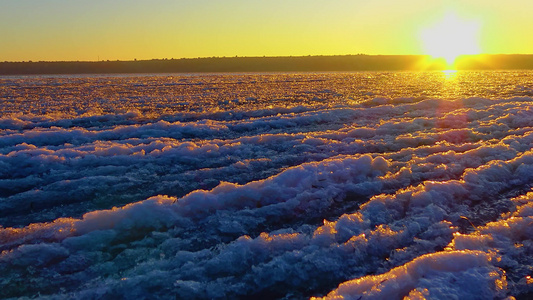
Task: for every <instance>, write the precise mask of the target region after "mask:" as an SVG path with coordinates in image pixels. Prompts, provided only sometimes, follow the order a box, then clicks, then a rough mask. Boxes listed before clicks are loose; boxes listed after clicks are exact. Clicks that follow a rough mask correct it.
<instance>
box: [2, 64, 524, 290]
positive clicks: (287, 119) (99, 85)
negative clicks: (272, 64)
mask: <svg viewBox="0 0 533 300" xmlns="http://www.w3.org/2000/svg"><path fill="white" fill-rule="evenodd" d="M532 147H533V72H531V71H500V72H497V71H491V72H467V71H460V72H357V73H302V74H299V73H294V74H186V75H177V74H172V75H157V74H156V75H115V76H112V75H105V76H104V75H100V76H96V75H94V76H81V75H80V76H28V77H0V251H1V253H0V274H2V275H1V277H0V298H21V297H28V298H33V297H38V298H43V299H69V298H72V299H113V298H116V299H123V298H124V299H154V298H155V299H250V298H251V299H309V298H310V297H318V298H320V297H325V298H328V299H505V298H508V297H516V298H517V299H529V298H530V297H533V278H532V277H531V276H532V275H533V189H532V188H533V150H532ZM404 297H405V298H404ZM508 299H512V298H508Z"/></svg>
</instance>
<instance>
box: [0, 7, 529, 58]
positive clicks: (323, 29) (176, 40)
mask: <svg viewBox="0 0 533 300" xmlns="http://www.w3.org/2000/svg"><path fill="white" fill-rule="evenodd" d="M532 11H533V1H530V0H506V1H501V0H463V1H445V0H404V1H398V0H374V1H368V0H364V1H362V0H174V1H171V0H114V1H107V0H106V1H104V0H91V1H87V0H0V44H1V47H0V61H28V60H33V61H41V60H46V61H65V60H67V61H71V60H81V61H96V60H117V59H118V60H133V59H153V58H157V59H162V58H169V59H170V58H183V57H187V58H194V57H212V56H291V55H292V56H301V55H345V54H359V53H364V54H383V55H388V54H428V53H427V52H428V51H429V50H428V47H427V45H425V43H426V44H427V43H428V41H427V39H428V38H427V37H426V38H424V36H428V35H433V36H435V34H432V33H431V32H429V34H428V32H427V28H436V27H438V24H439V22H440V21H439V20H443V19H446V15H449V14H450V13H452V14H453V15H454V16H456V18H457V19H458V20H461V22H463V23H464V24H468V23H469V22H470V24H476V26H475V28H476V31H475V36H474V37H472V38H469V37H465V38H467V39H470V40H475V43H477V45H476V47H477V48H476V49H479V52H480V53H489V54H515V53H519V54H531V53H533V39H531V38H530V37H529V34H528V33H527V32H528V31H529V30H530V29H533V18H531V12H532ZM463 23H460V24H463ZM441 27H442V26H441ZM423 32H425V33H423ZM437 36H438V35H437ZM424 39H426V40H424ZM434 40H435V38H433V40H432V42H431V43H433V47H434V48H435V47H438V46H437V44H436V43H437V42H435V41H434ZM437 40H438V38H437ZM430 48H431V47H430ZM465 50H466V49H465ZM455 51H459V52H460V51H461V49H455ZM465 54H469V53H465Z"/></svg>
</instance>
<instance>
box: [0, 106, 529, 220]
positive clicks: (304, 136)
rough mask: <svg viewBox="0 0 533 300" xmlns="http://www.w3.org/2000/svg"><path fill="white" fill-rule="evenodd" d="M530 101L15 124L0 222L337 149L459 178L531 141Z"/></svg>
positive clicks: (45, 216)
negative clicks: (244, 116)
mask: <svg viewBox="0 0 533 300" xmlns="http://www.w3.org/2000/svg"><path fill="white" fill-rule="evenodd" d="M531 100H532V99H531V98H528V97H520V98H512V99H505V100H489V99H480V98H468V99H465V100H456V101H448V100H436V99H430V100H423V99H415V98H396V99H381V98H380V101H377V100H376V99H374V100H371V101H368V102H363V103H362V104H359V105H355V106H352V107H344V108H335V109H333V108H331V109H319V110H305V109H304V110H289V111H286V113H285V114H279V115H276V116H270V115H269V116H263V117H254V118H250V119H239V120H227V121H222V120H210V119H201V120H196V121H188V122H182V121H175V122H169V121H164V120H158V121H157V120H156V121H154V122H149V121H146V120H145V121H142V120H140V118H141V117H140V116H139V113H138V112H137V114H135V115H132V116H130V117H132V118H133V119H132V120H134V121H135V120H136V122H138V123H136V124H131V125H116V126H111V125H110V124H109V126H101V127H98V126H96V125H98V124H99V123H98V119H96V121H95V123H91V122H89V123H91V124H92V125H91V126H90V127H86V128H85V127H68V126H66V127H56V126H50V127H39V126H37V127H29V128H25V126H26V125H23V126H21V127H20V128H19V129H17V130H11V129H9V130H4V131H3V132H2V135H0V146H1V147H0V166H2V168H1V171H0V178H2V181H0V196H2V197H3V198H4V199H2V201H0V202H1V203H0V206H1V208H2V210H1V211H0V224H2V225H4V226H17V225H27V224H29V223H31V222H42V221H51V220H54V219H56V218H58V217H67V216H81V215H82V214H83V213H85V212H88V211H92V210H98V209H108V208H111V207H113V206H120V205H125V204H127V203H132V202H136V201H140V200H142V199H146V198H149V197H151V196H155V195H169V196H173V197H182V196H184V195H185V194H187V193H189V192H191V191H194V190H197V189H212V188H214V187H215V186H216V185H218V184H219V182H220V181H230V182H234V183H238V184H245V183H247V182H250V181H253V180H260V179H264V178H267V177H269V176H271V175H274V174H277V173H279V172H281V171H282V170H283V169H285V168H287V167H291V166H297V165H299V164H301V163H305V162H310V161H320V160H322V159H327V158H331V157H334V156H336V155H339V154H340V155H342V154H346V155H352V154H354V153H361V154H363V153H373V154H374V155H376V154H379V155H383V157H385V158H387V159H389V158H390V159H392V160H393V161H394V164H395V165H396V166H401V165H402V163H403V164H404V165H409V164H411V165H412V164H413V163H415V164H417V165H416V166H413V167H412V168H414V171H415V172H416V171H418V170H416V169H417V168H418V169H420V171H422V169H424V171H422V173H425V172H430V171H431V170H430V169H431V168H437V170H433V171H431V172H434V173H440V176H444V177H435V176H434V175H437V174H433V175H430V174H428V175H427V176H424V175H421V176H422V177H421V178H417V177H418V175H414V176H412V179H413V180H412V181H413V182H411V183H410V184H417V183H419V182H420V181H421V180H424V179H431V178H439V179H445V178H449V179H451V178H457V177H458V176H459V175H460V174H461V172H462V171H463V169H464V168H465V167H477V166H479V165H480V164H483V163H484V162H486V161H489V160H491V159H509V158H511V157H513V156H514V155H515V154H516V152H521V151H526V150H527V149H528V147H529V144H528V141H529V140H531V139H532V137H531V136H532V134H531V132H530V130H529V129H530V128H531V127H530V125H532V124H530V123H531V119H532V118H531V117H532V113H531V110H530V108H529V103H530V102H531ZM280 111H281V110H280ZM100 125H102V124H100ZM516 139H524V141H523V142H522V141H517V140H516ZM474 149H477V151H487V155H485V154H483V153H480V154H479V155H476V157H475V158H474V161H472V157H470V156H469V155H462V152H464V151H470V150H472V151H473V150H474ZM482 149H485V150H482ZM450 151H451V152H450ZM444 152H446V153H444ZM427 155H433V156H434V157H432V158H431V159H430V158H429V157H426V156H427ZM417 156H418V157H417ZM459 156H462V157H463V159H464V160H463V161H461V162H460V163H458V162H457V161H454V160H457V159H458V157H459ZM440 161H442V162H441V163H440V164H439V162H440ZM449 167H451V168H452V169H448V168H449ZM439 168H440V169H439ZM437 176H438V175H437ZM403 178H404V179H406V178H407V177H406V176H404V177H403ZM65 191H68V197H64V195H65V194H64V193H65Z"/></svg>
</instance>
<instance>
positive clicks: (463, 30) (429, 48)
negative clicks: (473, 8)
mask: <svg viewBox="0 0 533 300" xmlns="http://www.w3.org/2000/svg"><path fill="white" fill-rule="evenodd" d="M480 28H481V26H480V23H479V22H476V21H469V20H463V19H461V18H459V17H458V16H457V15H456V14H455V13H451V12H450V13H448V14H446V15H445V16H444V18H443V19H441V20H440V21H438V22H437V23H435V24H433V25H432V26H431V27H427V28H424V29H423V30H422V31H421V32H420V39H421V42H422V45H423V48H424V50H425V53H426V54H429V55H431V56H432V57H434V58H444V59H445V60H446V62H447V63H448V64H449V65H450V66H451V65H453V63H454V61H455V59H456V58H457V56H459V55H465V54H479V53H480V48H479V41H478V40H479V31H480Z"/></svg>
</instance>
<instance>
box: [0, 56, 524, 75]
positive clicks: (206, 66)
mask: <svg viewBox="0 0 533 300" xmlns="http://www.w3.org/2000/svg"><path fill="white" fill-rule="evenodd" d="M449 68H450V67H449V66H448V65H447V64H446V63H445V61H444V60H443V59H437V60H432V59H430V57H429V56H426V55H338V56H282V57H211V58H181V59H152V60H134V61H59V62H49V61H39V62H31V61H30V62H0V75H54V74H57V75H60V74H132V73H217V72H321V71H346V72H349V71H423V70H447V69H449ZM453 68H454V69H457V70H517V69H527V70H531V69H533V55H532V54H491V55H489V54H486V55H465V56H461V57H459V58H458V59H457V61H456V63H455V66H454V67H453Z"/></svg>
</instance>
